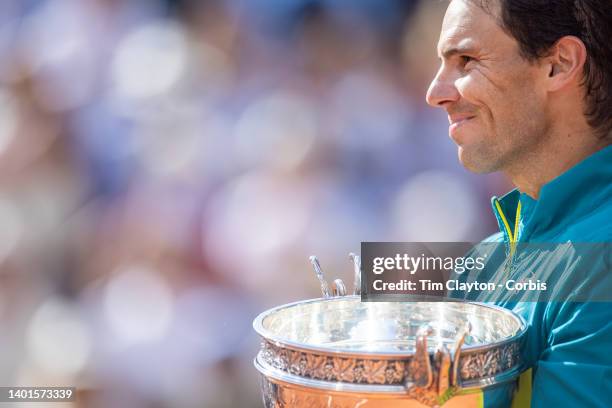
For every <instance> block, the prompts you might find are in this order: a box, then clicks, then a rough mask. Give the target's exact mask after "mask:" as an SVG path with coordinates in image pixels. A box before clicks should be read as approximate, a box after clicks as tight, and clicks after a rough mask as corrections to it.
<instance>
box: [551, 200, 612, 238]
mask: <svg viewBox="0 0 612 408" xmlns="http://www.w3.org/2000/svg"><path fill="white" fill-rule="evenodd" d="M611 221H612V202H607V203H605V204H603V205H601V206H599V207H598V208H597V209H595V210H594V211H591V212H590V213H589V214H586V215H585V216H584V217H581V218H579V219H577V220H575V222H573V223H571V224H570V225H567V227H566V229H565V230H564V231H563V232H560V234H561V235H562V237H563V238H565V239H567V240H570V241H573V242H612V222H611Z"/></svg>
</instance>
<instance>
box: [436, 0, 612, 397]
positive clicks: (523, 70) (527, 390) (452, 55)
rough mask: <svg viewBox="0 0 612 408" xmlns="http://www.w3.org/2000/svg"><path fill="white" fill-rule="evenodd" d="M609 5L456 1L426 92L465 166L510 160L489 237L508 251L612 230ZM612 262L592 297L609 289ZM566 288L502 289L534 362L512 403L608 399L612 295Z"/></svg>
mask: <svg viewBox="0 0 612 408" xmlns="http://www.w3.org/2000/svg"><path fill="white" fill-rule="evenodd" d="M611 9H612V2H611V1H607V0H557V1H551V0H549V1H544V0H451V1H450V3H449V6H448V9H447V12H446V15H445V17H444V21H443V23H442V29H441V33H440V39H439V43H438V56H439V57H440V61H441V62H440V68H439V70H438V72H437V74H436V76H435V78H434V79H433V81H432V83H431V85H430V88H429V90H428V93H427V102H428V103H429V104H430V105H432V106H435V107H440V108H443V109H444V110H445V111H446V112H447V113H448V119H449V125H450V126H449V136H450V138H451V139H452V140H453V141H454V142H455V143H456V144H457V146H458V155H459V160H460V161H461V163H462V164H463V165H464V166H465V167H466V168H467V169H469V170H471V171H473V172H477V173H487V172H493V171H501V172H503V173H505V174H506V175H507V176H508V177H509V178H510V180H511V181H512V183H513V184H514V185H515V186H516V189H515V190H513V191H511V192H510V193H508V194H506V195H505V196H503V197H501V198H497V197H494V198H493V200H492V204H493V211H494V214H495V216H496V218H497V220H498V223H499V226H500V231H501V232H500V233H499V234H496V235H495V236H493V237H491V238H490V240H496V241H500V242H505V243H506V246H507V248H508V253H509V255H510V257H511V256H512V255H513V253H514V250H515V248H516V245H517V242H519V243H530V242H534V243H545V242H548V243H567V242H571V243H574V242H576V243H597V242H599V243H602V242H603V243H609V242H611V241H612V222H611V220H612V147H611V146H610V144H611V142H612V12H611V11H610V10H611ZM607 255H609V254H607ZM568 265H569V263H568ZM603 265H604V266H603V268H599V269H598V270H594V271H592V272H589V275H588V279H587V280H588V282H587V283H588V284H586V285H584V287H583V288H582V289H580V290H582V291H583V293H581V294H580V295H581V299H584V298H589V297H590V296H591V292H588V291H592V296H593V297H596V296H598V293H597V292H598V291H602V290H605V289H604V288H605V287H606V285H607V284H606V283H604V280H607V281H608V282H609V276H608V275H609V272H610V270H609V265H608V266H607V267H606V266H605V265H606V264H605V262H604V263H603ZM579 267H580V262H576V263H573V264H571V266H567V268H566V270H565V271H563V272H562V273H564V274H567V276H572V275H573V276H576V274H575V273H574V271H575V270H577V269H572V268H579ZM565 300H567V301H565V302H564V301H557V302H549V303H536V302H533V303H524V302H523V303H521V302H515V303H510V302H499V304H501V305H502V306H505V307H508V308H511V309H513V310H514V311H516V312H517V313H519V314H520V315H522V316H523V317H524V318H525V320H526V321H527V322H528V324H529V326H530V334H529V339H528V344H527V345H526V354H527V356H528V357H527V358H528V360H529V363H530V365H531V366H532V369H531V370H529V371H528V372H526V373H525V375H524V376H523V377H522V379H521V383H520V387H519V388H522V389H519V392H518V393H515V394H514V405H513V406H528V405H529V402H530V403H531V406H533V407H579V406H589V407H600V406H601V407H604V406H609V401H610V395H612V353H610V347H612V309H610V307H609V306H610V304H609V303H605V302H572V301H570V300H571V299H565ZM504 392H515V391H512V390H511V391H508V390H505V391H502V390H500V391H499V394H500V395H484V406H506V405H504V403H503V402H500V401H502V400H503V397H502V396H501V394H503V393H504Z"/></svg>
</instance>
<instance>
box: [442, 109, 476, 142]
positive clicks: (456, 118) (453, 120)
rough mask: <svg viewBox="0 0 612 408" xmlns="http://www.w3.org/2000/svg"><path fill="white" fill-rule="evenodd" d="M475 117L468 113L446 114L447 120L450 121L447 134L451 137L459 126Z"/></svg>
mask: <svg viewBox="0 0 612 408" xmlns="http://www.w3.org/2000/svg"><path fill="white" fill-rule="evenodd" d="M475 117H476V116H475V115H468V114H462V115H449V116H448V121H449V123H450V126H449V127H448V133H449V135H450V136H451V137H453V136H454V133H455V132H456V131H457V129H459V128H460V127H461V126H463V125H465V124H466V123H468V122H469V121H471V120H472V119H474V118H475Z"/></svg>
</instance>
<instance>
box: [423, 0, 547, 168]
mask: <svg viewBox="0 0 612 408" xmlns="http://www.w3.org/2000/svg"><path fill="white" fill-rule="evenodd" d="M494 12H495V13H496V11H495V10H494ZM438 55H439V56H440V58H441V66H440V70H439V71H438V73H437V75H436V77H435V78H434V80H433V81H432V83H431V85H430V87H429V91H428V92H427V103H429V104H430V105H432V106H437V107H441V108H444V109H445V110H446V112H447V113H448V117H449V123H450V126H449V136H450V137H451V139H453V141H454V142H455V143H456V144H457V145H458V148H459V152H458V154H459V160H460V161H461V163H462V164H463V165H464V166H465V167H466V168H468V169H469V170H471V171H474V172H478V173H486V172H492V171H497V170H504V169H507V168H509V166H514V165H516V164H517V163H520V160H521V159H525V157H526V154H528V153H529V151H530V150H532V149H534V148H535V147H536V146H537V145H538V143H540V142H542V139H543V138H544V137H545V133H546V129H547V126H548V125H547V124H548V119H547V115H548V112H546V109H545V107H546V104H545V102H546V92H545V91H544V90H543V86H542V75H543V72H542V67H541V66H539V64H534V63H530V62H528V61H527V60H525V59H524V58H523V57H522V56H521V55H520V54H519V45H518V43H517V42H516V40H514V39H513V38H512V37H510V36H509V35H508V34H506V33H505V32H504V31H503V30H502V28H501V27H500V26H499V25H498V23H497V21H496V20H495V17H493V16H492V15H490V14H488V13H486V12H485V11H484V10H482V9H481V8H479V7H478V6H476V5H474V4H472V3H470V1H469V0H452V1H451V3H450V5H449V7H448V9H447V11H446V15H445V16H444V22H443V23H442V31H441V33H440V40H439V43H438ZM519 165H520V164H519Z"/></svg>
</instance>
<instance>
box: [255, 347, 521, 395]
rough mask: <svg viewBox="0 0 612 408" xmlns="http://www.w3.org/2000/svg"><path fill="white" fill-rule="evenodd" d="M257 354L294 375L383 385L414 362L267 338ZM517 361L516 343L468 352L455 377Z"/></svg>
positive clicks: (401, 376) (492, 371)
mask: <svg viewBox="0 0 612 408" xmlns="http://www.w3.org/2000/svg"><path fill="white" fill-rule="evenodd" d="M260 357H261V359H262V361H264V362H265V363H267V364H268V365H270V366H272V367H274V368H277V369H279V370H283V371H285V372H288V373H291V374H293V375H298V376H302V377H308V378H313V379H318V380H327V381H342V382H349V383H366V384H385V385H401V384H403V383H404V381H405V379H406V378H405V377H406V371H407V370H406V364H410V363H411V362H412V361H413V359H412V358H408V359H406V360H372V359H359V358H350V357H330V356H325V355H319V354H315V353H310V352H304V351H297V350H291V349H287V348H280V347H277V346H275V345H273V344H272V343H270V342H267V341H264V342H262V349H261V351H260ZM518 360H519V345H518V344H517V343H510V344H506V345H503V346H500V347H495V348H491V349H488V350H485V351H480V352H467V353H464V354H462V355H461V356H460V358H459V359H458V362H459V369H458V371H459V378H458V379H457V380H458V381H466V380H473V379H478V378H484V377H490V376H493V375H496V374H498V373H500V372H503V371H505V370H508V369H510V368H512V367H514V366H516V365H517V364H518ZM413 364H416V363H413ZM414 370H416V367H412V369H411V370H410V371H412V372H414ZM451 377H452V375H451ZM451 380H452V378H451ZM453 381H454V380H453Z"/></svg>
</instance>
